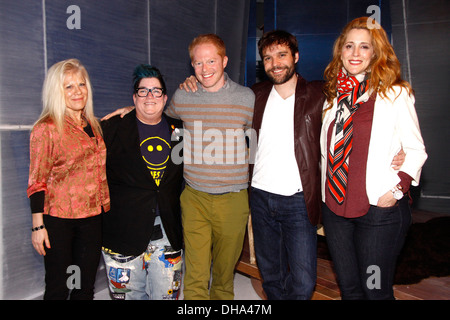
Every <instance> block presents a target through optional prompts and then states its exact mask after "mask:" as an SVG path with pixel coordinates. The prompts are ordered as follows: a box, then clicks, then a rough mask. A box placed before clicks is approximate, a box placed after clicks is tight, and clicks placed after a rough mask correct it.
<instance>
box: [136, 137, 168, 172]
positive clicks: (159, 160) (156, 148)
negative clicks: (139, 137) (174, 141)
mask: <svg viewBox="0 0 450 320" xmlns="http://www.w3.org/2000/svg"><path fill="white" fill-rule="evenodd" d="M163 151H164V152H163ZM141 153H142V158H143V159H144V161H145V162H146V163H147V167H148V168H149V169H150V170H163V169H165V168H166V163H167V161H168V160H169V154H170V144H169V143H167V141H166V140H164V139H161V138H160V137H150V138H147V139H145V140H144V141H142V142H141Z"/></svg>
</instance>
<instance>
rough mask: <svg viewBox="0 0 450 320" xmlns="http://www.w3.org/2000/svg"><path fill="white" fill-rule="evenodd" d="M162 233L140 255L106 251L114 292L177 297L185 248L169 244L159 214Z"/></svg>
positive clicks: (129, 295)
mask: <svg viewBox="0 0 450 320" xmlns="http://www.w3.org/2000/svg"><path fill="white" fill-rule="evenodd" d="M158 224H159V225H160V226H161V229H162V235H163V237H162V238H161V239H158V240H152V241H150V243H149V244H148V247H147V250H146V251H145V252H143V253H142V254H141V255H139V256H124V255H121V254H117V253H108V252H106V251H103V259H104V261H105V265H106V274H107V277H108V284H109V289H110V292H111V295H112V297H113V298H114V299H120V300H176V299H178V296H179V292H180V289H181V280H182V265H183V258H182V250H179V251H174V250H173V249H172V247H171V246H170V243H169V240H168V239H167V236H166V233H165V231H164V228H163V226H162V223H161V218H160V217H159V216H157V217H156V219H155V226H156V225H158Z"/></svg>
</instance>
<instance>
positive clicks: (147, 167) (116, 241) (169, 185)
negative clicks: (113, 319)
mask: <svg viewBox="0 0 450 320" xmlns="http://www.w3.org/2000/svg"><path fill="white" fill-rule="evenodd" d="M133 101H134V105H135V106H136V108H135V109H134V110H132V111H131V112H130V113H128V114H127V115H125V116H124V117H123V118H122V117H120V116H116V117H112V118H110V119H109V120H106V121H102V123H101V124H102V128H103V133H104V138H105V143H106V147H107V149H108V155H107V163H106V172H107V176H108V184H109V189H110V193H111V210H110V212H108V214H107V215H105V217H104V219H103V258H104V261H105V265H106V272H107V277H108V283H109V288H110V291H111V295H112V296H113V298H114V299H126V300H148V299H150V300H161V299H177V298H178V295H179V292H180V287H181V271H182V268H181V267H182V264H183V259H182V250H181V249H182V246H183V234H182V227H181V212H180V194H181V191H182V183H183V164H182V163H180V161H175V159H172V152H171V151H172V148H173V147H174V146H175V145H176V144H178V143H179V141H178V140H177V139H176V137H175V136H173V135H174V134H176V133H177V132H180V131H181V130H182V127H183V126H182V122H181V121H179V120H176V119H173V118H170V117H168V116H166V115H164V114H163V111H164V106H165V104H166V102H167V93H166V86H165V84H164V80H163V77H162V75H161V73H160V71H159V70H158V69H157V68H155V67H153V66H151V65H147V64H141V65H138V66H137V67H136V68H135V70H134V73H133ZM178 138H180V137H178ZM174 154H175V153H174ZM177 160H178V159H177Z"/></svg>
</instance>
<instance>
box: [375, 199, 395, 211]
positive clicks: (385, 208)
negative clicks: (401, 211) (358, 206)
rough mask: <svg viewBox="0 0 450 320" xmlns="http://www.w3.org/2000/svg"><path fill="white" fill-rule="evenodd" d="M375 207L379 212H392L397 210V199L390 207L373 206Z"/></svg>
mask: <svg viewBox="0 0 450 320" xmlns="http://www.w3.org/2000/svg"><path fill="white" fill-rule="evenodd" d="M373 207H374V208H375V212H377V213H380V214H388V213H394V212H397V211H398V201H397V202H396V203H395V204H394V205H393V206H390V207H377V206H373Z"/></svg>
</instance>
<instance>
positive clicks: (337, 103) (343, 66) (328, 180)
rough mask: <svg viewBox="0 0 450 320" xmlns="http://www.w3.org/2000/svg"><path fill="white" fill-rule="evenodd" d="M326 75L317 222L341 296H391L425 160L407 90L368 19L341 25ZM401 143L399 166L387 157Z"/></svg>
mask: <svg viewBox="0 0 450 320" xmlns="http://www.w3.org/2000/svg"><path fill="white" fill-rule="evenodd" d="M369 25H370V27H369ZM374 25H375V26H374ZM325 79H326V85H325V95H326V98H327V100H326V102H325V104H324V115H323V125H322V132H321V155H322V201H323V202H324V209H323V223H324V228H325V235H326V238H327V243H328V246H329V250H330V253H331V256H332V259H333V263H334V267H335V271H336V273H337V278H338V283H339V288H340V290H341V294H342V298H343V299H394V295H393V289H392V286H393V278H394V271H395V263H396V259H397V256H398V254H399V252H400V249H401V248H402V246H403V243H404V239H405V236H406V232H407V230H408V227H409V225H410V223H411V210H410V207H409V201H408V198H409V197H408V196H407V193H408V190H409V188H410V185H411V184H412V185H418V183H419V178H420V174H421V169H422V166H423V164H424V163H425V160H426V158H427V154H426V152H425V146H424V143H423V139H422V137H421V134H420V128H419V122H418V119H417V115H416V111H415V109H414V95H413V90H412V89H411V86H410V84H409V83H408V82H406V81H404V80H403V79H402V78H401V75H400V63H399V61H398V59H397V57H396V55H395V53H394V50H393V48H392V46H391V44H390V43H389V41H388V38H387V36H386V33H385V31H384V30H383V29H382V27H381V26H380V25H379V24H377V23H376V22H374V21H369V20H368V18H367V17H362V18H358V19H355V20H353V21H351V22H350V23H348V24H347V26H346V27H345V28H344V30H343V31H342V33H341V35H340V36H339V37H338V39H337V40H336V42H335V44H334V49H333V59H332V61H331V62H330V63H329V65H328V66H327V68H326V69H325ZM402 148H403V150H404V152H405V153H406V156H405V161H404V163H403V165H402V166H401V168H400V171H399V170H396V169H394V168H393V167H392V166H391V161H392V158H393V157H394V156H395V154H396V153H397V152H398V151H399V150H400V149H402Z"/></svg>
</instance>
